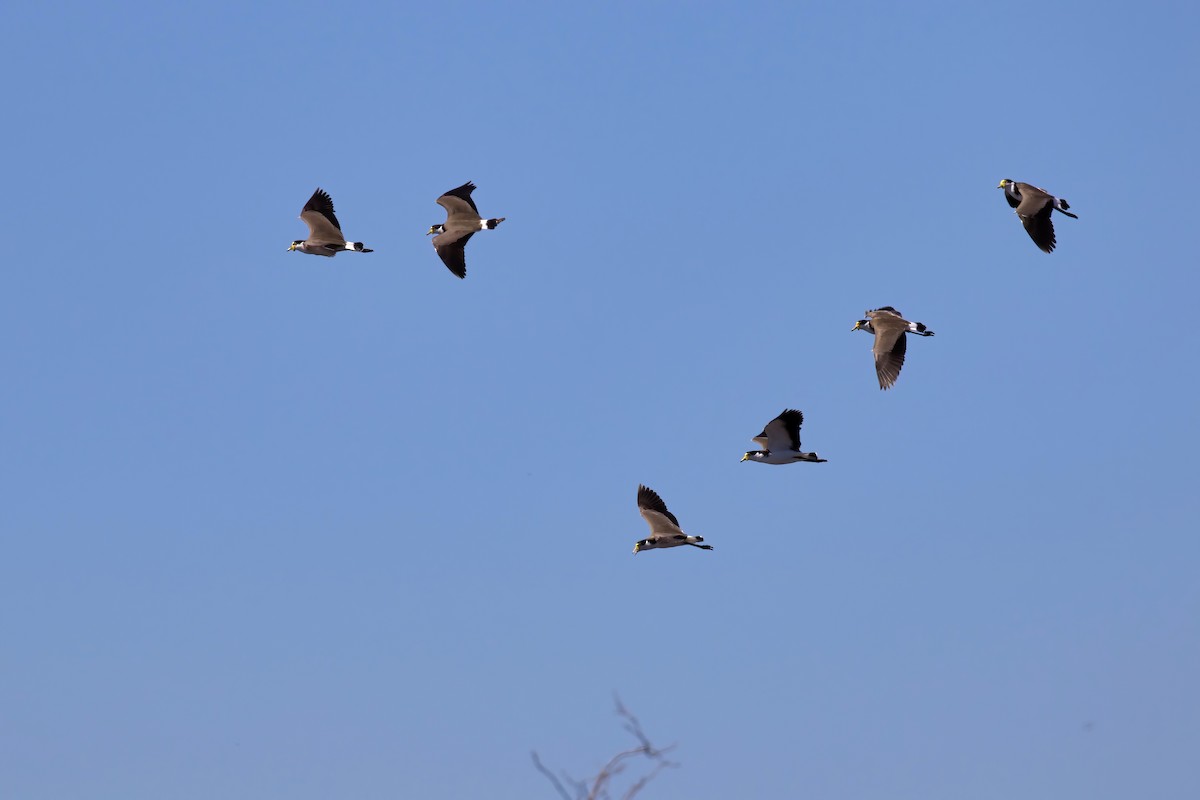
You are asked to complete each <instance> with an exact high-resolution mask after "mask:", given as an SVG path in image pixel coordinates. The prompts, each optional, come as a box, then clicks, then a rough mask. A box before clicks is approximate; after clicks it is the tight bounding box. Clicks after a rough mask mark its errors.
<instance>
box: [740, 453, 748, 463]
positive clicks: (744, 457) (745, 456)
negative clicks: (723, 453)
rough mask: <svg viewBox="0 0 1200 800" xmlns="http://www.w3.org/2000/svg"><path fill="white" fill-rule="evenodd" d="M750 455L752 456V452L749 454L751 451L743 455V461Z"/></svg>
mask: <svg viewBox="0 0 1200 800" xmlns="http://www.w3.org/2000/svg"><path fill="white" fill-rule="evenodd" d="M749 457H750V454H749V453H746V455H744V456H742V461H745V460H746V459H747V458H749ZM739 463H740V462H739Z"/></svg>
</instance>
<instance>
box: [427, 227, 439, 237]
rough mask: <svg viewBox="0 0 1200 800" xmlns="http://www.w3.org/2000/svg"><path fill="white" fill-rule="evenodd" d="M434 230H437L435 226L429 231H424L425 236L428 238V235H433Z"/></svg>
mask: <svg viewBox="0 0 1200 800" xmlns="http://www.w3.org/2000/svg"><path fill="white" fill-rule="evenodd" d="M435 230H437V226H434V227H432V228H430V229H429V230H427V231H425V235H426V236H428V235H429V234H431V233H433V232H434V231H435Z"/></svg>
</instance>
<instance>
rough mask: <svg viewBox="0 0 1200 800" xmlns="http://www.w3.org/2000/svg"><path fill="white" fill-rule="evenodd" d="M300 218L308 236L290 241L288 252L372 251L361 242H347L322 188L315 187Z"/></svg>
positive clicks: (313, 254) (320, 253)
mask: <svg viewBox="0 0 1200 800" xmlns="http://www.w3.org/2000/svg"><path fill="white" fill-rule="evenodd" d="M300 219H302V220H304V224H305V225H307V226H308V238H307V239H297V240H296V241H294V242H292V244H291V246H290V247H289V248H288V252H291V251H292V250H299V251H300V252H301V253H308V254H309V255H310V256H336V255H337V254H338V253H340V252H342V251H343V250H353V251H354V252H356V253H373V252H375V251H374V250H372V249H371V248H369V247H363V243H362V242H347V241H346V237H345V236H343V235H342V226H341V225H339V224H338V220H337V217H335V216H334V214H333V199H332V198H331V197H330V196H329V193H328V192H326V191H325V190H324V189H317V190H316V191H315V192H313V196H312V197H310V198H309V199H308V202H307V203H305V204H304V210H303V211H301V212H300Z"/></svg>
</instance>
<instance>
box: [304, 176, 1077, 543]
mask: <svg viewBox="0 0 1200 800" xmlns="http://www.w3.org/2000/svg"><path fill="white" fill-rule="evenodd" d="M996 188H997V189H1003V190H1004V199H1005V200H1007V201H1008V204H1009V205H1010V206H1011V207H1012V208H1013V209H1014V210H1015V212H1014V213H1016V215H1017V216H1018V217H1019V218H1020V220H1021V224H1022V225H1024V226H1025V231H1026V232H1027V233H1028V234H1029V238H1031V239H1033V243H1034V244H1036V245H1037V246H1038V248H1039V249H1040V250H1042V251H1043V252H1046V253H1050V252H1053V250H1054V247H1055V245H1056V244H1057V241H1056V239H1055V237H1054V223H1053V222H1052V221H1051V219H1050V215H1051V214H1052V213H1053V212H1055V211H1058V212H1059V213H1061V214H1065V215H1067V216H1068V217H1071V218H1072V219H1079V218H1078V217H1077V216H1076V215H1075V214H1072V213H1071V212H1070V211H1069V210H1068V209H1070V207H1071V206H1070V204H1069V203H1067V201H1066V200H1064V199H1063V198H1061V197H1055V196H1054V195H1052V194H1050V193H1049V192H1047V191H1046V190H1045V189H1041V188H1039V187H1037V186H1034V185H1033V184H1030V183H1022V182H1020V181H1013V180H1010V179H1008V178H1005V179H1004V180H1002V181H1000V184H999V185H998V186H997V187H996ZM473 191H475V184H474V183H472V182H470V181H467V182H466V183H464V184H463V185H462V186H459V187H457V188H454V189H451V190H450V191H448V192H446V193H445V194H443V195H442V196H441V197H439V198H438V199H437V204H438V205H440V206H441V207H442V208H444V209H446V221H445V222H443V223H440V224H437V225H431V226H430V228H429V230H428V231H427V232H426V236H428V235H431V234H437V235H436V236H434V237H433V249H434V250H435V251H436V252H437V254H438V257H439V258H441V259H442V263H444V264H445V265H446V268H447V269H449V270H450V271H451V272H452V273H454V274H455V275H457V276H458V277H459V278H466V277H467V259H466V246H467V242H468V241H470V239H471V237H472V236H474V235H475V234H476V233H477V232H479V231H490V230H494V229H495V228H496V226H497V225H499V224H500V223H501V222H504V217H496V218H492V219H485V218H484V217H482V216H480V214H479V209H478V208H477V207H476V206H475V201H474V200H472V199H471V192H473ZM300 219H302V220H303V221H304V223H305V224H306V225H307V226H308V238H307V239H297V240H296V241H294V242H292V244H291V246H290V247H288V250H289V251H292V250H299V251H300V252H301V253H308V254H309V255H315V256H328V257H332V256H335V255H337V254H338V253H340V252H342V251H344V250H349V251H352V252H356V253H371V252H374V251H373V250H371V249H370V248H369V247H366V246H364V245H363V243H362V242H348V241H346V237H345V236H344V235H343V234H342V226H341V223H339V222H338V219H337V217H336V216H335V215H334V213H333V199H332V198H331V197H330V196H329V193H328V192H326V191H324V190H323V189H317V190H316V191H315V192H313V196H312V197H311V198H309V200H308V202H307V203H305V204H304V209H303V210H302V211H301V212H300ZM864 316H865V317H866V319H860V320H859V321H858V322H856V323H855V324H854V328H853V329H852V330H856V331H866V332H867V333H869V334H871V335H873V336H874V337H875V343H874V346H873V347H872V352H873V353H874V356H875V375H876V377H877V378H878V379H879V388H880V389H890V388H891V387H892V386H893V385H894V384H895V383H896V379H897V378H898V377H900V368H901V367H902V366H904V355H905V352H906V350H907V348H908V334H910V333H911V334H914V335H917V336H933V331H931V330H929V329H928V328H927V327H926V326H925V324H924V323H921V322H910V321H908V320H906V319H905V318H904V315H903V314H901V313H900V312H899V311H897V310H896V309H894V308H892V307H891V306H883V307H881V308H876V309H872V310H870V311H867V312H866V313H865V314H864ZM803 423H804V414H802V413H801V412H799V411H797V410H796V409H793V408H788V409H784V411H783V413H781V414H780V415H779V416H778V417H776V418H775V419H773V420H771V421H770V422H768V423H767V424H766V425H765V426H764V427H763V430H762V433H760V434H758V435H757V436H755V437H754V438H753V439H752V440H751V441H753V442H754V443H755V444H758V445H759V446H761V447H762V448H764V449H762V450H751V451H748V452H747V453H746V454H745V455H743V456H742V461H757V462H759V463H760V464H795V463H797V462H800V461H809V462H812V463H825V461H826V459H824V458H820V457H819V456H818V455H817V454H816V453H805V452H803V451H802V450H801V449H800V426H801V425H802V424H803ZM637 504H638V511H639V512H640V513H641V515H642V518H643V519H644V520H646V524H647V525H649V526H650V535H649V536H647V537H646V538H645V539H641V540H639V541H638V542H637V543H635V544H634V546H633V552H634V553H639V552H641V551H642V550H655V549H658V548H663V547H682V546H685V545H690V546H691V547H698V548H700V549H701V550H712V549H713V547H712V545H710V544H703V542H704V537H703V536H689V535H688V534H686V533H684V531H683V529H682V528H681V527H680V526H679V520H678V519H676V518H675V515H674V514H672V513H671V512H670V511H668V510H667V504H666V503H664V502H663V500H662V498H661V497H659V496H658V493H657V492H655V491H654V490H653V489H651V488H649V487H648V486H640V485H639V486H638V493H637Z"/></svg>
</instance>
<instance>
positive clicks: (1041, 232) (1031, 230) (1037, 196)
mask: <svg viewBox="0 0 1200 800" xmlns="http://www.w3.org/2000/svg"><path fill="white" fill-rule="evenodd" d="M996 188H997V189H1003V190H1004V199H1005V200H1007V201H1008V204H1009V205H1010V206H1012V207H1013V208H1015V209H1016V215H1017V216H1018V217H1020V218H1021V224H1022V225H1024V226H1025V232H1026V233H1028V234H1029V238H1030V239H1033V243H1034V244H1036V245H1037V246H1038V247H1039V248H1041V249H1042V250H1043V251H1045V252H1047V253H1049V252H1052V251H1053V250H1054V245H1055V243H1056V242H1055V239H1054V223H1053V222H1051V221H1050V214H1051V213H1052V212H1054V211H1055V210H1057V211H1058V212H1059V213H1061V214H1066V215H1067V216H1068V217H1070V218H1071V219H1079V217H1077V216H1075V215H1074V214H1072V213H1071V212H1070V211H1067V209H1068V208H1070V207H1071V205H1070V204H1069V203H1068V202H1067V201H1066V200H1064V199H1062V198H1061V197H1055V196H1054V195H1052V194H1050V193H1049V192H1047V191H1046V190H1045V189H1039V188H1038V187H1036V186H1034V185H1033V184H1032V183H1020V182H1018V181H1014V180H1010V179H1009V178H1005V179H1004V180H1002V181H1000V185H999V186H997V187H996Z"/></svg>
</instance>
